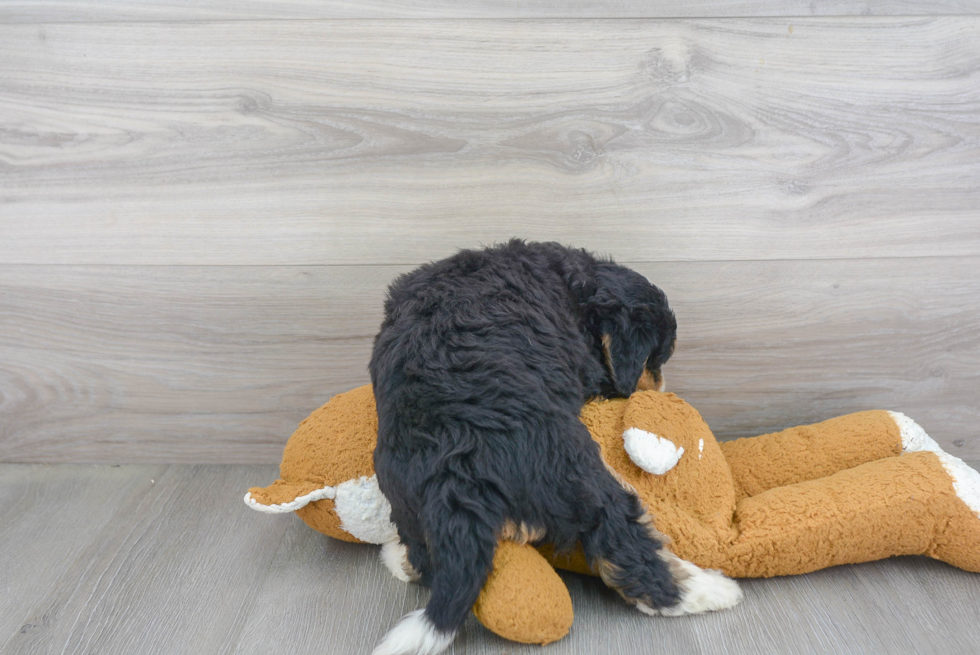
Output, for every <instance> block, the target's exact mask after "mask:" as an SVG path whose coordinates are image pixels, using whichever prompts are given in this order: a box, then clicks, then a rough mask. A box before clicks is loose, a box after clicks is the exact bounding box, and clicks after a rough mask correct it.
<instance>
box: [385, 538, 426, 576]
mask: <svg viewBox="0 0 980 655" xmlns="http://www.w3.org/2000/svg"><path fill="white" fill-rule="evenodd" d="M381 561H382V562H384V565H385V566H386V567H388V570H389V571H391V574H392V575H393V576H395V577H396V578H398V579H399V580H401V581H402V582H415V581H417V580H418V579H419V574H418V573H417V572H416V571H415V569H414V568H413V567H412V565H411V563H410V562H409V561H408V547H406V546H405V544H403V543H402V542H400V541H397V540H395V541H388V542H386V543H385V544H384V545H382V546H381Z"/></svg>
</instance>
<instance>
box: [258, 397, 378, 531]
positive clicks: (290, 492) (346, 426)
mask: <svg viewBox="0 0 980 655" xmlns="http://www.w3.org/2000/svg"><path fill="white" fill-rule="evenodd" d="M377 442H378V413H377V409H376V407H375V404H374V393H373V392H372V390H371V385H365V386H363V387H357V388H356V389H352V390H351V391H347V392H345V393H342V394H338V395H336V396H334V397H333V398H331V399H330V400H329V401H327V403H326V404H325V405H323V406H322V407H320V408H319V409H317V410H316V411H314V412H313V413H312V414H310V415H309V416H308V417H307V418H305V419H304V420H303V422H302V423H300V424H299V427H298V428H296V431H295V432H294V433H293V436H291V437H290V438H289V441H287V442H286V448H285V450H284V451H283V453H282V463H281V464H280V465H279V476H280V479H279V480H277V481H276V482H274V483H273V484H271V485H269V486H268V487H252V488H251V489H249V490H248V491H249V494H251V496H252V498H254V499H255V500H256V501H257V502H259V503H262V504H264V505H279V504H285V503H289V502H291V501H293V500H294V499H296V498H299V497H300V496H304V495H306V494H308V493H310V492H311V491H314V490H316V489H321V488H323V487H324V486H328V485H329V486H337V485H339V484H340V483H342V482H346V481H348V480H351V479H354V478H359V477H361V476H365V477H370V476H372V475H374V446H375V445H376V444H377ZM296 514H297V515H298V516H299V517H300V518H302V519H303V521H305V522H306V524H307V525H309V526H310V527H311V528H313V529H314V530H317V531H318V532H322V533H324V534H326V535H329V536H331V537H334V538H335V539H341V540H343V541H351V542H355V543H361V540H360V539H358V538H357V537H355V536H353V535H352V534H350V533H348V532H347V531H345V530H343V529H342V528H341V527H340V525H341V521H340V517H339V516H337V513H336V512H335V511H334V503H333V501H332V500H329V499H324V500H318V501H315V502H312V503H310V504H309V505H306V506H305V507H302V508H300V509H298V510H296Z"/></svg>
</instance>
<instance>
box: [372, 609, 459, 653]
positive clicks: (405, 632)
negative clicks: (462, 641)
mask: <svg viewBox="0 0 980 655" xmlns="http://www.w3.org/2000/svg"><path fill="white" fill-rule="evenodd" d="M455 636H456V633H455V632H449V633H446V632H442V631H440V630H438V629H437V628H436V627H435V626H434V625H432V623H430V622H429V619H428V618H427V617H426V616H425V610H415V611H414V612H409V613H408V614H406V615H405V617H404V618H403V619H402V620H401V621H400V622H399V623H398V625H396V626H395V627H394V628H392V629H391V631H390V632H388V634H387V635H385V638H384V640H383V641H382V642H381V643H380V644H378V647H377V648H375V649H374V652H373V653H372V654H371V655H438V654H439V653H441V652H442V651H444V650H446V649H447V648H449V644H451V643H453V638H454V637H455Z"/></svg>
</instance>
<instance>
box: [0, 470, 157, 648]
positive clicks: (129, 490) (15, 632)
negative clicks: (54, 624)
mask: <svg viewBox="0 0 980 655" xmlns="http://www.w3.org/2000/svg"><path fill="white" fill-rule="evenodd" d="M164 468H165V467H162V466H129V467H126V468H125V469H122V468H121V467H115V466H60V467H52V466H0V589H2V590H3V593H0V652H3V653H7V652H10V649H9V648H8V647H9V646H10V643H11V641H13V640H18V639H27V638H29V637H28V635H31V634H33V633H34V632H35V631H36V630H44V629H45V628H46V627H47V625H48V624H49V623H50V622H51V621H54V620H59V621H65V620H71V618H70V617H66V616H64V615H63V614H61V613H60V612H59V611H58V609H57V608H49V609H53V611H52V612H51V613H48V614H38V613H36V612H35V611H34V610H35V609H36V608H37V606H38V605H39V604H40V603H41V602H42V601H43V599H44V598H45V597H46V596H48V595H50V594H52V593H56V594H61V593H63V592H64V586H63V578H64V577H65V576H66V575H79V576H81V575H85V574H91V573H92V571H91V569H90V568H89V563H88V561H87V560H86V556H87V555H88V554H89V553H90V552H91V550H92V548H93V547H94V546H93V544H96V543H97V542H99V541H100V540H101V538H102V536H103V535H104V534H106V532H107V531H108V532H113V531H116V530H119V529H121V526H120V525H118V523H115V522H114V521H115V519H116V516H117V514H118V512H119V511H120V509H121V508H122V507H123V506H124V505H125V504H126V503H127V502H129V501H130V500H131V499H132V498H133V497H140V496H143V495H145V494H146V493H148V492H149V491H150V489H151V488H152V486H153V482H152V480H154V479H155V478H158V477H160V475H161V473H162V472H163V470H164ZM56 589H57V590H58V591H56V592H55V591H54V590H56Z"/></svg>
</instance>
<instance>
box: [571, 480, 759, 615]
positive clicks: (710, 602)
mask: <svg viewBox="0 0 980 655" xmlns="http://www.w3.org/2000/svg"><path fill="white" fill-rule="evenodd" d="M603 473H604V474H605V475H606V476H608V482H604V483H602V484H603V487H605V489H604V491H605V493H606V494H607V499H606V501H605V502H603V503H602V507H601V508H600V509H599V510H598V512H599V516H600V520H599V521H598V522H597V524H596V525H595V528H594V529H593V530H591V531H590V532H588V533H586V534H584V535H582V537H581V541H582V546H583V549H584V550H585V554H586V557H587V558H588V559H589V561H590V563H591V564H592V566H593V568H595V569H596V570H597V571H598V572H599V574H600V575H601V576H602V579H603V581H604V582H605V583H606V584H607V585H609V586H610V587H612V588H614V589H616V590H617V591H618V592H619V593H620V595H622V596H623V598H625V599H626V601H627V602H630V603H632V604H634V605H636V606H637V609H639V610H640V611H642V612H644V613H646V614H662V615H665V616H680V615H683V614H695V613H698V612H706V611H710V610H720V609H726V608H728V607H732V606H734V605H736V604H737V603H738V602H739V601H740V600H741V599H742V592H741V589H739V587H738V584H737V583H736V582H735V581H734V580H731V579H730V578H726V577H725V576H723V575H722V574H721V573H719V572H717V571H707V570H703V569H700V568H698V567H697V566H695V565H694V564H691V563H690V562H686V561H684V560H682V559H680V558H678V557H676V556H674V555H673V554H671V553H670V552H669V551H667V550H666V549H664V547H663V543H662V542H661V541H660V540H659V539H658V538H657V536H656V533H655V531H654V530H653V529H652V526H651V525H650V522H649V520H648V518H647V517H646V515H645V512H644V511H643V507H642V505H641V504H640V501H639V499H637V497H636V496H635V495H633V494H632V493H630V492H628V491H626V490H625V489H623V488H622V487H620V486H619V485H618V483H616V482H615V481H614V480H613V479H612V477H611V476H609V474H608V473H607V472H605V471H603ZM609 483H612V484H614V485H615V488H612V487H610V484H609Z"/></svg>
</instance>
